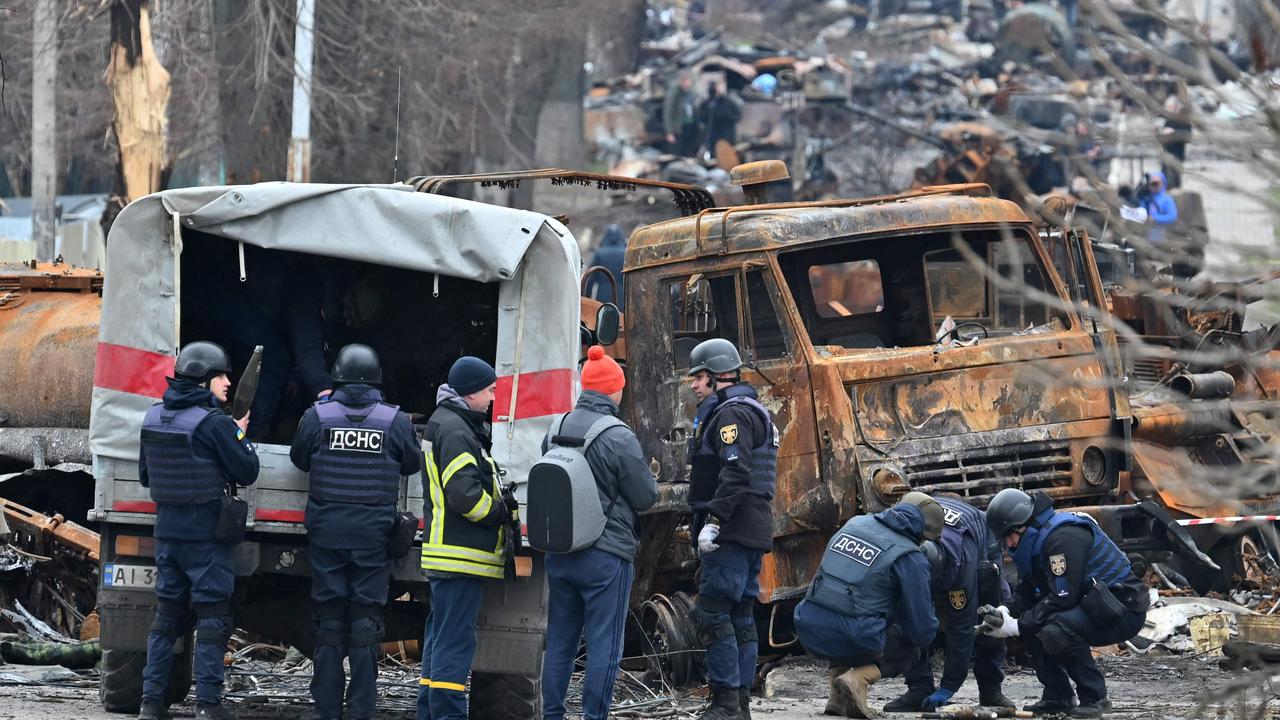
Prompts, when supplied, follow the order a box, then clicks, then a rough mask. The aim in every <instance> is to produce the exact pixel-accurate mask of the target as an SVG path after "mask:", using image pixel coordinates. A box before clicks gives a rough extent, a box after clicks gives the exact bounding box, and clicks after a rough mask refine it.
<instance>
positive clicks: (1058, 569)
mask: <svg viewBox="0 0 1280 720" xmlns="http://www.w3.org/2000/svg"><path fill="white" fill-rule="evenodd" d="M1049 572H1051V573H1053V574H1054V575H1062V574H1064V573H1066V572H1067V556H1066V555H1050V556H1049Z"/></svg>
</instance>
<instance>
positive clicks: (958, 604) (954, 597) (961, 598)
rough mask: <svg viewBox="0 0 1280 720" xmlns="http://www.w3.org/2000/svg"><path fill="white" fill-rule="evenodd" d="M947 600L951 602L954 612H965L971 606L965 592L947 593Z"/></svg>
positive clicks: (953, 591) (954, 591)
mask: <svg viewBox="0 0 1280 720" xmlns="http://www.w3.org/2000/svg"><path fill="white" fill-rule="evenodd" d="M947 599H948V600H950V601H951V607H952V609H954V610H963V609H964V606H965V605H968V604H969V595H968V594H967V593H965V591H964V590H952V591H951V592H949V593H947Z"/></svg>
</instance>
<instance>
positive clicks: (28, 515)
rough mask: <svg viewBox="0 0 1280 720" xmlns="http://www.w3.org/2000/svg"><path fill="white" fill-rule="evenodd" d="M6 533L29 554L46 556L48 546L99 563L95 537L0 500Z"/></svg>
mask: <svg viewBox="0 0 1280 720" xmlns="http://www.w3.org/2000/svg"><path fill="white" fill-rule="evenodd" d="M0 509H3V510H4V517H5V521H6V523H7V524H8V526H9V530H10V532H11V533H13V534H14V535H15V536H16V537H15V540H14V542H16V543H19V544H21V545H23V546H25V547H26V548H27V550H28V552H33V553H37V554H41V555H43V554H46V552H47V551H48V550H50V549H51V548H50V546H51V544H54V543H56V544H58V545H60V546H62V547H64V548H69V549H71V550H73V551H76V552H80V553H83V554H84V556H85V557H87V558H88V559H89V560H91V561H93V562H95V563H96V562H97V561H98V546H99V538H98V533H96V532H94V531H92V530H90V529H88V528H86V527H84V526H82V525H79V524H77V523H74V522H72V521H70V520H67V519H66V518H64V517H63V516H62V515H52V516H50V515H45V514H43V513H40V512H37V511H35V510H32V509H31V508H28V507H25V506H23V505H19V504H18V503H15V502H13V501H12V500H6V499H4V498H0Z"/></svg>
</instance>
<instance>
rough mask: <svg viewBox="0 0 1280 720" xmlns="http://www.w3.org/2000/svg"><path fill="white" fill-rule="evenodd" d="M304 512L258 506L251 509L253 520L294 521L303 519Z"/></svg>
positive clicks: (298, 521) (297, 521)
mask: <svg viewBox="0 0 1280 720" xmlns="http://www.w3.org/2000/svg"><path fill="white" fill-rule="evenodd" d="M304 516H305V513H303V511H301V510H273V509H271V508H258V509H257V510H254V511H253V519H254V520H262V521H263V522H296V523H300V522H302V520H303V517H304Z"/></svg>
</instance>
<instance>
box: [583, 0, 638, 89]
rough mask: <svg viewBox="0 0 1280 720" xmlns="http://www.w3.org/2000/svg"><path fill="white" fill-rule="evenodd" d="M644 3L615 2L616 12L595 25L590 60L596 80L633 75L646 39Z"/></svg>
mask: <svg viewBox="0 0 1280 720" xmlns="http://www.w3.org/2000/svg"><path fill="white" fill-rule="evenodd" d="M647 7H648V3H647V2H645V0H615V2H614V10H612V11H611V12H607V13H601V14H599V15H598V16H597V20H596V22H594V23H592V27H591V34H590V41H589V43H588V48H587V57H588V59H590V60H591V62H592V63H593V64H594V66H595V67H594V69H593V70H592V73H591V74H592V77H593V79H599V80H607V79H610V78H616V77H618V76H621V75H626V74H627V73H630V72H634V71H635V69H636V65H637V64H638V61H639V58H640V41H641V40H642V39H643V38H644V21H645V10H646V9H647Z"/></svg>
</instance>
